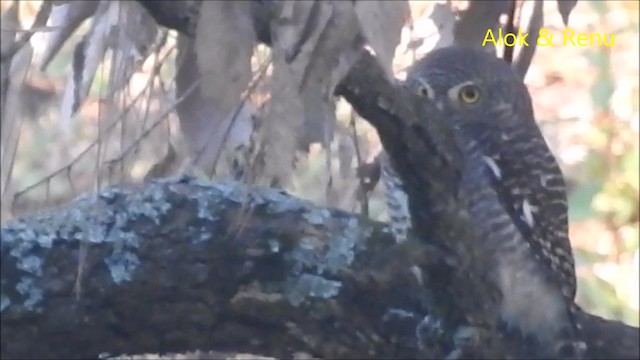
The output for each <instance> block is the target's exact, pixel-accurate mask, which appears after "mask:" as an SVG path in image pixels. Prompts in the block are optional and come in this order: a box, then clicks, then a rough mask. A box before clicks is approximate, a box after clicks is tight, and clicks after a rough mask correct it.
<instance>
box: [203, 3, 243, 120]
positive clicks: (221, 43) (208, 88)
mask: <svg viewBox="0 0 640 360" xmlns="http://www.w3.org/2000/svg"><path fill="white" fill-rule="evenodd" d="M196 33H197V34H196V42H195V48H196V54H197V60H198V61H197V62H198V69H199V70H200V74H201V81H202V91H203V93H204V94H206V95H207V96H209V97H210V98H211V101H212V102H213V105H214V107H215V109H216V111H217V113H218V114H223V116H224V115H226V114H227V113H229V112H230V111H233V110H234V109H235V108H236V107H237V106H238V104H239V103H240V95H241V94H242V92H243V91H244V90H245V89H246V88H247V85H248V84H249V81H250V80H251V55H252V54H253V47H254V45H255V33H254V31H253V24H252V23H251V14H250V7H249V3H248V2H246V1H205V2H203V3H202V7H201V9H200V21H199V22H198V28H197V31H196Z"/></svg>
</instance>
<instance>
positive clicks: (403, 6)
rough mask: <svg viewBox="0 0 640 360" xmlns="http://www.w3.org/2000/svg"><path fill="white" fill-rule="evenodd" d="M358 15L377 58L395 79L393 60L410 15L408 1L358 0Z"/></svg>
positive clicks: (390, 77) (356, 8)
mask: <svg viewBox="0 0 640 360" xmlns="http://www.w3.org/2000/svg"><path fill="white" fill-rule="evenodd" d="M355 11H356V16H357V17H358V22H359V24H360V29H361V30H362V34H363V35H364V36H365V38H366V39H367V42H368V43H369V45H371V47H372V48H373V50H374V51H375V53H376V58H377V59H378V62H379V63H380V65H381V66H382V68H383V69H384V70H385V72H386V73H387V76H388V77H389V79H393V69H392V66H391V65H392V62H393V57H394V55H395V51H396V46H398V44H399V43H400V33H401V31H402V27H403V26H404V23H405V22H406V20H407V18H408V17H409V14H410V12H409V3H408V2H406V1H371V0H367V1H357V2H356V4H355Z"/></svg>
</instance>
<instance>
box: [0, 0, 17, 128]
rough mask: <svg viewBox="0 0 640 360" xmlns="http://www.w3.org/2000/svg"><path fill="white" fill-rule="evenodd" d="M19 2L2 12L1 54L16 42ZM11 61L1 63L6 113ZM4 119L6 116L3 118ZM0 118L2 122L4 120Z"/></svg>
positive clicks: (0, 107)
mask: <svg viewBox="0 0 640 360" xmlns="http://www.w3.org/2000/svg"><path fill="white" fill-rule="evenodd" d="M19 8H20V7H19V6H18V2H17V1H14V2H13V3H12V4H11V7H9V9H7V10H6V11H5V12H4V14H2V27H1V28H0V54H4V53H5V52H7V51H8V50H9V48H10V47H12V46H13V44H15V42H16V29H18V28H19V27H20V19H19V18H18V10H19ZM10 67H11V62H3V63H2V64H0V90H1V91H0V101H1V105H0V112H1V113H4V105H5V96H6V94H7V93H6V91H7V86H8V85H9V68H10ZM2 119H4V117H3V118H2ZM2 119H0V122H1V121H2Z"/></svg>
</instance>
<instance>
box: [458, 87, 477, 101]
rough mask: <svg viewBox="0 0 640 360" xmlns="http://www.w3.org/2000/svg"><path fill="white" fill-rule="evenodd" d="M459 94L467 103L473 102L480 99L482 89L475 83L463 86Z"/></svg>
mask: <svg viewBox="0 0 640 360" xmlns="http://www.w3.org/2000/svg"><path fill="white" fill-rule="evenodd" d="M459 94H460V96H459V97H460V100H461V101H462V102H464V103H466V104H473V103H475V102H477V101H478V100H480V89H478V88H477V87H475V86H473V85H469V86H465V87H463V88H462V89H461V90H460V93H459Z"/></svg>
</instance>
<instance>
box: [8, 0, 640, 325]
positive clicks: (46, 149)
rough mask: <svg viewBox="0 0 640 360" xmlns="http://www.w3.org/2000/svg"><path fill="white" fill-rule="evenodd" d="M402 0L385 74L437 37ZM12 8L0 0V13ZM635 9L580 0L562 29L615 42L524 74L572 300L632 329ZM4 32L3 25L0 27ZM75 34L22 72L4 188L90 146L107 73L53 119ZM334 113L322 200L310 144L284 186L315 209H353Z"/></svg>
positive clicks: (37, 204) (542, 58)
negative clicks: (552, 175)
mask: <svg viewBox="0 0 640 360" xmlns="http://www.w3.org/2000/svg"><path fill="white" fill-rule="evenodd" d="M410 3H411V10H412V16H413V29H412V30H410V29H409V27H407V29H406V31H404V32H403V40H402V43H401V44H400V46H399V47H398V49H397V52H396V54H397V55H396V63H395V68H396V70H397V73H398V75H399V76H402V71H403V69H404V68H406V67H407V66H408V65H410V64H411V62H412V61H413V59H414V58H415V57H419V56H420V55H421V53H424V52H425V51H428V50H429V49H430V46H432V45H433V43H434V42H435V38H434V39H430V38H429V37H430V36H434V33H435V26H434V23H433V21H432V20H431V18H430V15H431V11H432V9H433V6H434V4H435V2H430V1H412V2H410ZM10 4H11V2H10V1H4V0H3V1H2V13H3V16H4V14H5V11H6V10H7V9H8V7H9V6H10ZM639 4H640V2H638V1H580V2H579V3H578V5H577V6H576V8H575V9H574V11H573V12H572V14H571V18H570V23H569V26H570V28H571V29H573V30H574V31H576V32H577V33H578V32H583V33H589V34H591V33H602V34H607V35H614V36H615V45H614V46H612V47H574V46H561V45H560V44H557V45H556V46H555V47H538V48H537V51H536V55H535V57H534V60H533V64H532V66H531V68H530V69H529V72H528V74H527V77H526V83H527V85H528V86H529V89H530V92H531V94H532V97H533V99H534V101H533V102H534V107H535V112H536V115H537V118H538V121H539V122H540V125H541V127H542V129H543V132H544V134H545V136H546V139H547V141H548V142H549V144H550V146H551V147H552V150H553V151H554V153H555V154H556V156H557V158H558V160H559V161H560V163H561V166H562V168H563V170H564V174H565V176H566V178H567V180H568V182H569V184H570V194H569V200H570V214H569V215H570V220H571V227H570V232H571V240H572V243H573V246H574V249H575V256H576V259H577V260H576V261H577V269H578V274H579V286H578V302H579V303H580V304H581V305H582V306H583V307H584V308H586V309H588V310H590V311H592V312H595V313H597V314H599V315H602V316H605V317H607V318H618V319H621V320H623V321H625V322H627V323H629V324H633V325H636V326H637V325H638V323H639V319H638V316H639V315H638V314H639V313H638V311H639V299H638V293H639V288H638V283H639V279H638V272H639V271H638V268H639V264H638V262H639V256H640V255H639V251H638V243H639V237H640V233H639V183H640V179H639V173H640V169H639V163H640V158H639V140H638V135H639V134H638V131H639V130H638V128H639V113H638V108H639V106H638V98H639V96H640V94H639V86H638V77H639V76H640V73H639V68H638V64H639V62H640V59H639V56H638V54H639V49H638V46H639V45H638V43H639V38H638V22H639V19H638V13H639V12H640V9H639ZM39 5H40V2H39V1H20V2H19V7H20V23H19V24H18V25H19V26H20V28H23V29H25V28H29V27H30V25H31V23H32V22H33V17H34V15H35V13H36V12H37V9H38V7H39ZM555 6H556V5H555V2H554V1H549V2H545V8H544V9H545V28H547V29H549V30H550V31H553V32H555V33H556V34H557V35H556V37H560V36H561V35H560V33H561V32H562V30H563V28H564V25H563V23H562V20H561V17H560V15H559V14H558V12H557V10H556V8H555ZM523 11H527V10H526V9H525V10H523ZM14 25H15V24H14ZM14 25H12V24H9V23H8V22H6V21H4V20H3V22H2V28H3V30H4V29H5V27H7V26H14ZM85 25H86V24H85ZM172 36H173V37H170V38H169V40H168V42H167V47H169V46H171V45H172V44H174V43H175V34H172ZM76 37H77V39H76V38H72V39H73V40H72V41H69V42H67V44H66V45H65V47H64V48H63V50H62V51H61V53H60V54H59V55H58V56H57V57H56V58H55V59H54V61H53V62H52V63H51V65H50V66H49V67H48V69H47V70H46V72H41V71H40V70H39V69H38V66H37V65H36V64H32V65H31V66H29V68H28V72H27V74H26V77H25V88H24V89H23V90H22V93H21V96H20V98H19V100H20V104H19V106H18V113H19V116H21V117H23V121H22V122H21V124H22V125H21V128H20V131H19V142H18V144H17V150H16V156H15V161H14V162H13V166H12V168H13V171H12V174H11V177H10V179H11V186H10V188H11V189H12V192H13V193H16V192H19V191H20V190H22V189H24V188H26V187H27V186H29V185H31V184H34V183H36V182H37V181H39V180H41V179H43V178H45V177H47V176H48V175H51V174H52V173H54V172H55V171H57V170H58V169H60V168H62V167H64V166H65V165H67V164H68V163H69V162H71V161H72V160H73V159H74V158H75V157H77V156H78V155H79V154H80V153H81V152H82V151H83V150H84V149H85V148H86V147H87V146H88V145H89V144H91V143H92V142H93V141H94V139H95V137H96V134H97V124H98V118H99V116H100V114H101V113H102V112H104V111H107V110H105V109H104V108H103V107H101V106H100V103H101V102H100V98H99V95H100V94H101V93H103V88H104V86H105V83H106V76H105V75H102V76H97V77H96V79H95V80H94V84H93V88H92V91H91V94H92V95H91V96H90V98H89V100H88V101H87V102H86V104H84V105H83V108H82V109H81V111H80V116H78V117H77V118H76V119H75V120H74V121H75V122H74V123H72V124H61V123H60V121H57V119H58V118H59V104H60V102H61V98H62V95H63V89H64V84H65V81H66V79H67V74H68V70H69V66H70V61H71V57H72V52H73V46H74V45H75V43H77V41H78V40H79V39H80V35H78V36H76ZM416 39H422V41H421V46H420V47H418V48H415V47H412V46H410V44H412V43H415V40H416ZM45 40H46V32H43V33H39V34H36V36H34V37H33V38H32V40H31V45H32V46H33V48H34V54H35V56H36V57H37V54H38V52H39V51H41V48H42V47H43V46H44V41H45ZM408 47H409V48H411V49H408ZM173 56H174V55H170V56H169V59H170V61H168V62H167V66H166V68H167V69H166V70H164V69H163V72H162V75H163V76H164V77H165V78H166V81H167V84H170V83H171V82H172V80H171V78H172V74H173V72H174V67H173ZM152 60H153V59H149V60H148V61H146V62H145V64H144V65H143V66H141V67H140V69H139V70H138V72H136V74H134V76H133V77H132V79H131V84H130V87H131V88H132V89H135V88H141V84H144V83H146V82H147V78H148V74H149V72H150V70H151V68H152V63H153V61H152ZM99 74H100V71H99ZM104 74H108V71H104ZM132 92H134V90H132ZM151 97H152V98H154V99H155V100H154V101H155V102H154V101H150V102H149V103H150V110H149V112H150V113H151V114H153V113H154V112H157V111H158V108H159V105H158V104H157V103H158V102H160V103H161V102H163V101H168V100H166V99H164V98H162V95H161V94H152V95H151ZM338 115H339V122H340V124H339V125H340V126H339V128H338V129H337V134H338V135H337V136H336V140H335V141H334V144H333V151H332V156H333V158H334V160H335V162H334V165H335V167H336V169H332V170H331V171H335V172H336V174H342V176H335V177H334V178H333V188H332V190H331V192H332V193H331V194H330V195H328V194H327V189H326V186H325V185H326V177H327V174H326V173H327V167H326V152H325V151H324V150H323V149H322V148H321V147H320V146H312V147H311V150H310V152H309V154H308V156H307V155H305V156H304V157H303V159H301V161H300V163H299V167H298V169H297V170H296V172H295V178H294V181H293V185H292V187H291V188H290V191H291V192H293V193H295V194H296V195H299V196H301V197H304V198H308V199H311V200H313V201H315V202H317V203H321V204H329V205H333V206H338V207H342V208H345V209H348V210H350V211H358V210H359V207H358V202H357V199H356V196H355V195H354V194H355V189H356V188H357V185H358V181H357V180H356V178H355V175H354V174H355V168H356V166H357V160H356V156H354V150H353V148H354V144H353V142H350V141H351V139H352V136H351V132H352V127H351V124H350V119H351V116H352V112H351V111H350V109H349V107H348V106H347V105H345V104H344V103H343V104H341V106H339V108H338ZM169 124H172V126H170V127H168V126H162V127H159V128H158V129H157V131H154V132H153V133H152V134H150V136H149V137H148V139H147V141H146V143H145V144H144V146H143V147H141V149H140V151H139V152H138V155H137V156H138V159H137V161H136V165H135V166H134V167H133V168H132V170H131V172H132V173H133V177H134V178H136V177H140V176H141V175H140V174H144V173H145V171H146V170H147V169H149V168H150V167H151V166H152V165H153V163H154V162H156V161H158V157H159V156H158V154H163V153H164V152H165V151H166V134H167V133H169V132H171V134H172V135H171V136H172V137H175V136H176V135H175V133H176V124H175V119H173V120H171V121H170V122H169ZM356 128H357V133H358V136H357V138H358V146H357V149H358V152H359V153H360V154H359V155H360V156H361V157H362V158H364V160H371V159H372V158H373V157H374V156H375V155H376V153H377V151H379V149H380V144H379V141H378V139H377V135H376V134H375V131H374V130H373V129H372V128H371V127H370V126H368V124H367V123H366V122H364V121H362V120H357V121H356ZM176 141H177V140H176ZM345 149H346V150H345ZM349 149H350V150H349ZM85 162H86V165H82V164H80V166H79V167H76V170H74V173H73V174H66V173H58V174H56V176H55V177H53V178H52V181H51V182H49V186H47V187H41V188H39V189H34V190H33V191H32V192H30V193H29V194H26V195H25V198H26V199H27V200H28V202H30V205H29V206H27V205H21V206H20V207H18V209H17V210H16V209H14V211H13V213H12V212H11V211H10V210H8V209H9V207H8V205H7V203H8V201H6V199H5V198H3V209H2V210H3V212H2V215H3V219H2V220H3V221H6V220H7V219H9V218H10V217H11V216H23V215H25V214H27V213H29V212H31V211H34V210H37V209H39V208H42V207H45V206H51V205H52V204H60V203H64V202H66V201H68V200H70V199H72V198H73V197H75V196H76V195H77V194H78V192H82V191H93V190H94V189H95V186H96V185H95V180H94V175H95V173H94V171H93V168H94V166H95V160H93V161H91V160H86V161H85ZM345 164H346V167H345V166H344V165H345ZM343 168H346V169H347V171H343ZM78 169H79V170H78ZM68 177H73V179H74V184H76V188H72V187H71V186H69V181H68V179H67V178H68ZM47 194H48V195H47ZM45 196H47V197H48V198H49V201H47V202H46V203H44V202H43V201H42V199H44V198H45ZM369 201H370V216H371V217H373V218H377V219H381V220H384V219H386V212H385V207H384V201H383V197H382V189H381V188H380V187H379V188H378V189H376V190H375V191H374V193H373V195H372V197H371V198H370V199H369Z"/></svg>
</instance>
